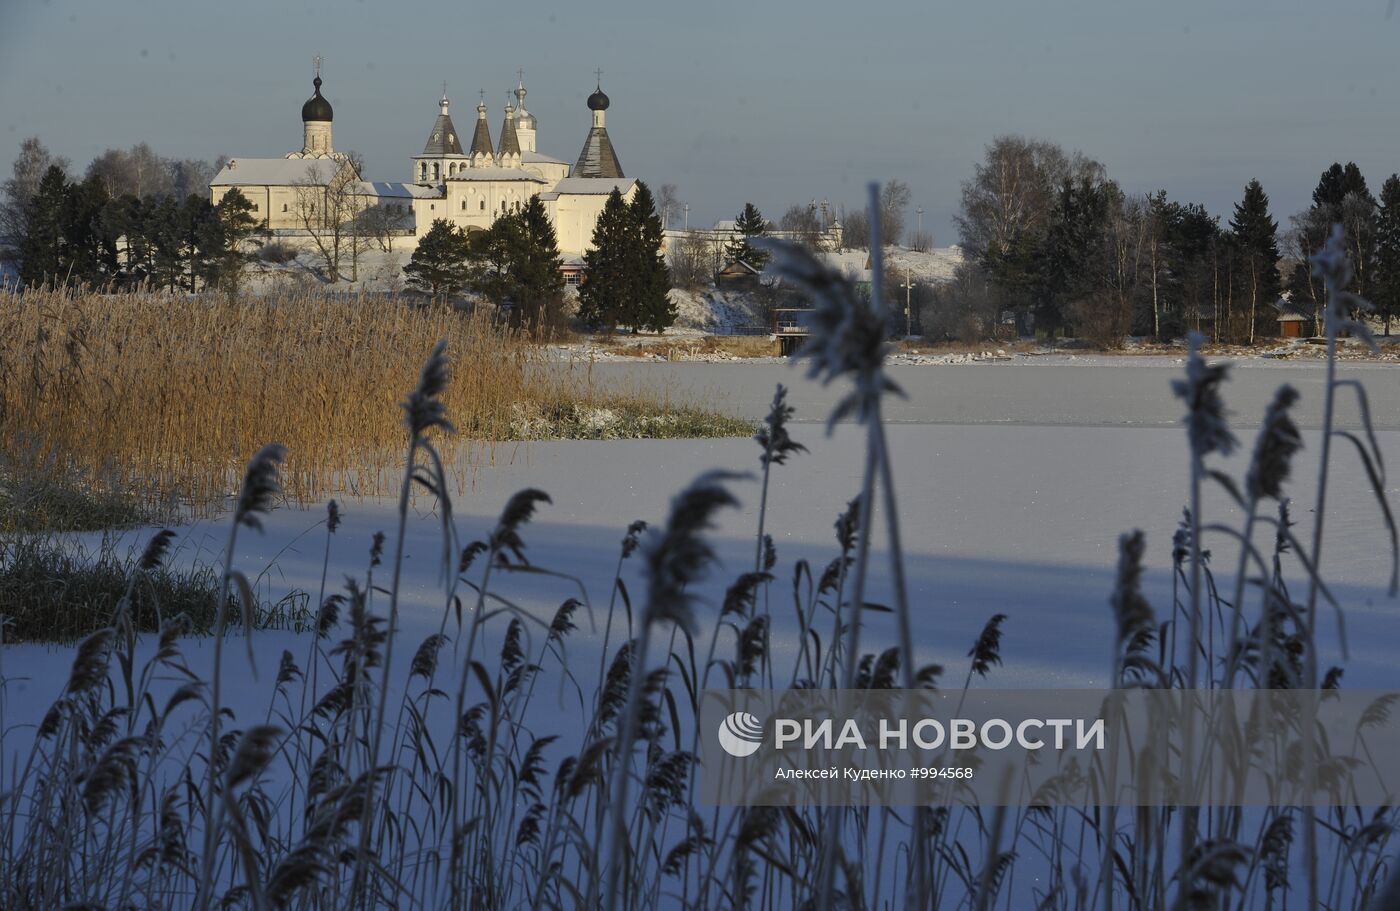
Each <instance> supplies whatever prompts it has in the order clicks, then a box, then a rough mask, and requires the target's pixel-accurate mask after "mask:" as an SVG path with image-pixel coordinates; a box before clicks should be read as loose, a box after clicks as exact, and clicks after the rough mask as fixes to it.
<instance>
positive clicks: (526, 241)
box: [511, 196, 564, 331]
mask: <svg viewBox="0 0 1400 911" xmlns="http://www.w3.org/2000/svg"><path fill="white" fill-rule="evenodd" d="M517 218H518V219H519V221H520V240H521V243H520V246H519V249H518V250H517V252H516V255H515V257H514V261H513V262H512V264H511V271H512V273H513V276H512V277H513V279H514V282H513V283H514V286H515V287H514V293H515V301H516V310H517V312H518V313H519V314H520V318H521V319H522V320H523V321H524V324H525V325H526V326H528V327H530V328H531V330H532V331H539V330H540V329H542V328H547V327H548V326H549V324H550V323H551V322H552V320H553V319H554V318H555V317H556V315H557V314H558V312H559V309H560V303H561V302H562V300H563V298H564V275H563V273H561V272H560V271H559V266H560V265H561V263H562V261H561V260H560V258H559V241H558V238H557V237H556V235H555V233H554V225H553V223H552V222H550V220H549V215H548V214H546V213H545V210H544V203H542V202H540V198H539V197H538V196H531V197H530V201H529V202H527V203H526V204H525V208H524V209H522V210H521V211H520V214H519V215H518V216H517Z"/></svg>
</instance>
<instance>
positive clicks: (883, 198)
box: [880, 180, 910, 247]
mask: <svg viewBox="0 0 1400 911" xmlns="http://www.w3.org/2000/svg"><path fill="white" fill-rule="evenodd" d="M909 198H910V193H909V187H908V186H907V185H906V184H904V183H903V182H901V181H898V180H890V181H887V182H886V183H885V185H884V186H882V187H881V188H880V240H881V242H882V243H883V244H884V245H885V246H887V247H893V246H898V245H899V240H900V238H901V237H903V236H904V212H905V210H906V209H908V208H909Z"/></svg>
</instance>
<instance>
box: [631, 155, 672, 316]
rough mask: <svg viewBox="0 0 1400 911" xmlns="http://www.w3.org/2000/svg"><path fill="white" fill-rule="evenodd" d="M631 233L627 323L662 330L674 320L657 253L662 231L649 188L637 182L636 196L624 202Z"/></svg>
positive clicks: (667, 275)
mask: <svg viewBox="0 0 1400 911" xmlns="http://www.w3.org/2000/svg"><path fill="white" fill-rule="evenodd" d="M628 216H629V217H630V218H631V221H632V228H633V232H634V236H633V238H632V242H633V245H634V249H633V258H634V261H635V265H634V266H633V278H634V290H633V296H632V302H631V307H630V308H629V309H630V310H631V311H632V316H631V319H630V320H629V322H631V323H632V325H633V326H634V327H637V328H641V329H645V330H646V331H648V332H664V331H666V329H668V328H669V327H670V326H671V324H673V323H674V322H675V321H676V307H675V305H674V304H672V303H671V300H670V296H669V295H670V291H671V270H670V267H668V266H667V265H666V256H665V254H663V253H662V252H661V244H662V241H663V240H664V239H665V231H664V229H663V228H662V226H661V217H660V216H659V215H658V214H657V212H656V202H655V200H654V199H653V198H652V195H651V189H650V188H649V187H648V186H647V185H646V184H645V183H643V182H641V181H638V182H637V195H636V196H634V197H632V202H631V203H630V204H629V205H628Z"/></svg>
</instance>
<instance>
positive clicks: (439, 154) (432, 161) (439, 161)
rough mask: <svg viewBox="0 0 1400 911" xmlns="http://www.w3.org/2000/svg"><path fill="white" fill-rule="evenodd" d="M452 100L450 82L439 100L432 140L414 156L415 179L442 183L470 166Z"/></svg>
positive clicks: (443, 88)
mask: <svg viewBox="0 0 1400 911" xmlns="http://www.w3.org/2000/svg"><path fill="white" fill-rule="evenodd" d="M451 106H452V102H451V101H450V100H449V99H448V97H447V84H446V83H444V84H443V87H442V97H441V98H440V99H438V115H437V119H436V120H434V121H433V128H432V130H431V131H429V133H428V141H427V142H426V143H424V144H423V152H422V154H421V155H415V156H413V181H414V182H415V183H419V184H440V183H442V182H443V181H444V180H446V179H447V178H449V177H451V176H452V175H454V174H456V173H457V172H458V171H459V170H462V169H464V168H466V167H467V164H468V160H467V156H466V155H464V154H462V141H461V140H460V139H459V138H458V137H457V127H455V126H454V125H453V124H452V115H451V114H450V113H448V111H449V110H450V109H451Z"/></svg>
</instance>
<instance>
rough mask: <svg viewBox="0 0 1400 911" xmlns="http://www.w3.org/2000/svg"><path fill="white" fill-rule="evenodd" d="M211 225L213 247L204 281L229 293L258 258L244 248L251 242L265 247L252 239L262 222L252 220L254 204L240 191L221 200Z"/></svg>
mask: <svg viewBox="0 0 1400 911" xmlns="http://www.w3.org/2000/svg"><path fill="white" fill-rule="evenodd" d="M210 222H211V223H210V225H209V231H208V238H207V240H208V242H209V243H211V244H212V246H211V247H210V249H209V256H208V263H209V270H208V273H207V275H206V276H205V281H206V282H207V283H209V284H213V285H215V286H217V287H220V288H223V289H224V290H226V291H236V290H238V282H239V279H240V278H241V277H242V275H243V268H244V266H246V265H247V264H248V263H250V262H252V261H253V260H254V259H255V258H256V256H255V255H254V254H253V253H252V252H251V251H248V252H245V251H244V249H243V247H244V246H245V245H246V244H249V243H251V244H252V245H253V246H257V247H260V246H262V241H260V240H257V239H255V238H254V236H253V235H254V232H256V231H257V230H258V227H259V226H260V224H261V222H259V221H258V219H256V218H255V217H253V204H252V203H251V202H249V201H248V197H246V196H244V195H243V194H242V193H241V192H240V191H239V190H238V189H237V188H234V189H232V190H230V191H229V192H228V193H226V194H225V195H224V198H223V199H221V200H219V204H218V205H217V206H215V207H214V211H213V218H212V219H210Z"/></svg>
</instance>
